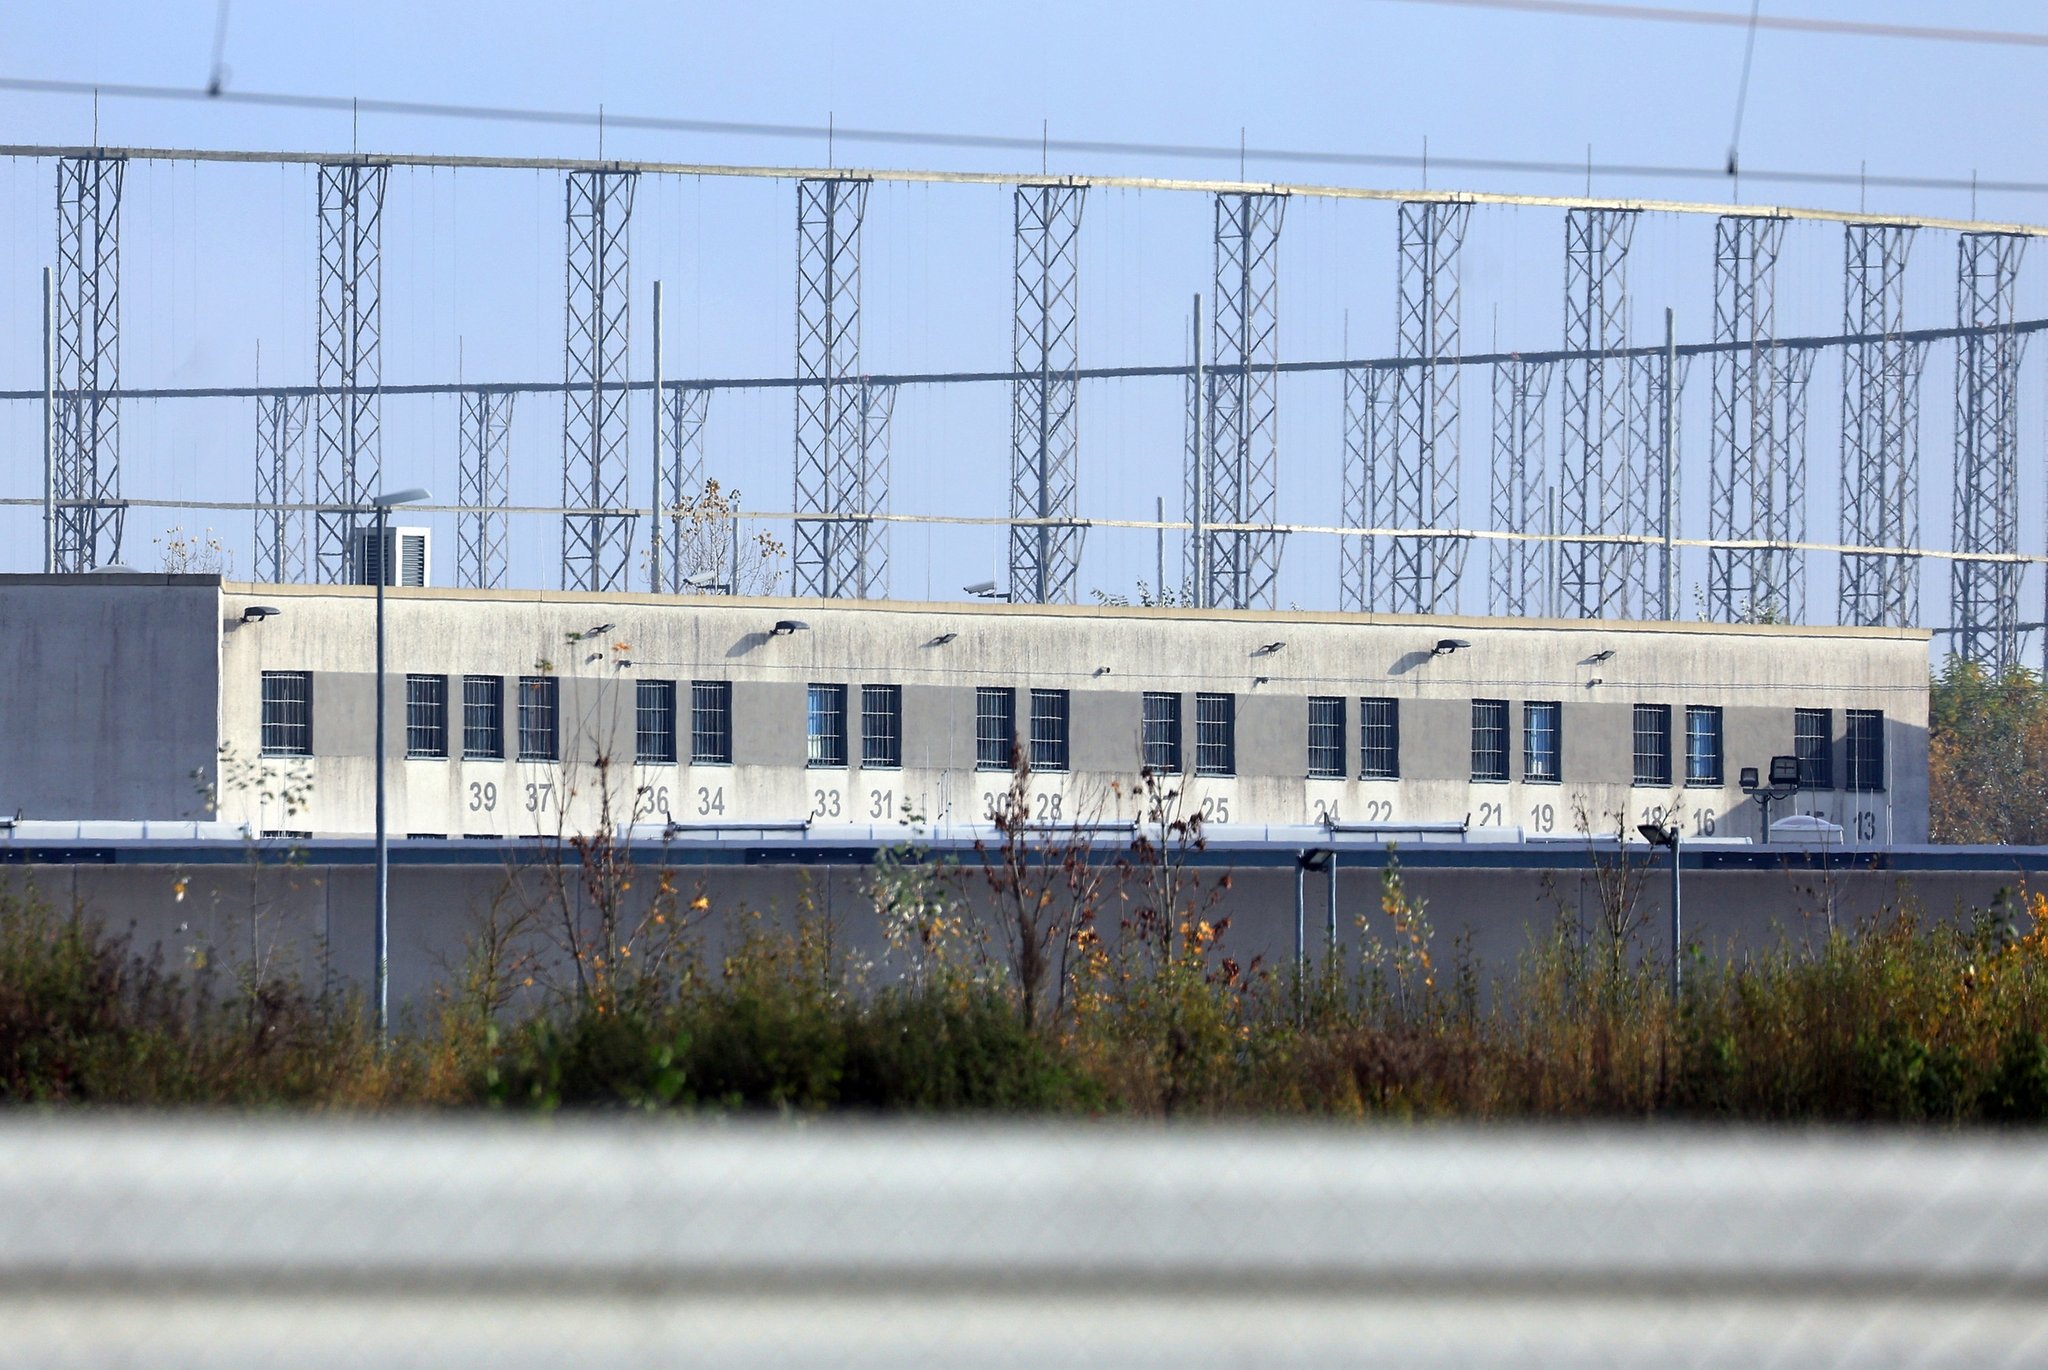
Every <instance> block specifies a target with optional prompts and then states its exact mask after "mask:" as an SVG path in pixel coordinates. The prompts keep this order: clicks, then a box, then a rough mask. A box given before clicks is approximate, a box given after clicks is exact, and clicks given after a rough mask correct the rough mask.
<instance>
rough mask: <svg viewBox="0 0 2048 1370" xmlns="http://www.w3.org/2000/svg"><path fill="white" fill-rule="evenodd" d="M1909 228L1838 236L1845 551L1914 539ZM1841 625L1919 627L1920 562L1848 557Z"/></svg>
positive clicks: (1852, 229)
mask: <svg viewBox="0 0 2048 1370" xmlns="http://www.w3.org/2000/svg"><path fill="white" fill-rule="evenodd" d="M1912 245H1913V230H1912V229H1911V228H1908V227H1905V226H1904V225H1897V224H1850V225H1849V226H1848V228H1847V229H1846V231H1845V232H1844V234H1843V239H1842V332H1843V333H1844V334H1847V335H1850V336H1855V335H1863V336H1866V337H1870V338H1871V339H1872V341H1869V342H1852V343H1849V344H1847V345H1846V346H1844V347H1843V349H1842V501H1841V502H1842V534H1841V540H1842V542H1843V543H1844V544H1846V545H1848V546H1851V547H1911V546H1913V545H1914V544H1915V543H1916V542H1917V541H1918V540H1919V537H1920V375H1921V369H1922V366H1923V364H1924V363H1925V361H1926V359H1927V345H1926V344H1925V343H1915V342H1908V341H1906V340H1905V339H1903V338H1900V337H1898V336H1896V335H1897V334H1899V333H1900V332H1902V331H1904V329H1905V327H1906V254H1907V252H1908V250H1909V249H1911V247H1912ZM1840 588H1841V620H1840V621H1841V622H1843V623H1845V624H1850V625H1858V626H1863V627H1890V628H1902V627H1905V626H1907V625H1909V624H1913V623H1917V622H1919V621H1920V563H1919V561H1918V560H1917V559H1916V558H1914V557H1909V556H1884V555H1878V554H1866V553H1850V554H1848V555H1845V556H1843V557H1842V560H1841V568H1840Z"/></svg>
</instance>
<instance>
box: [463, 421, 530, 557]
mask: <svg viewBox="0 0 2048 1370" xmlns="http://www.w3.org/2000/svg"><path fill="white" fill-rule="evenodd" d="M514 398H515V396H514V395H512V394H511V393H509V392H504V391H489V390H472V391H468V392H467V393H465V394H464V395H463V396H462V397H461V404H462V419H461V422H462V432H461V436H460V439H459V442H458V451H459V453H460V456H459V457H458V465H457V473H456V485H457V489H458V491H459V493H460V499H459V500H458V503H460V504H461V505H462V507H463V508H464V509H465V510H467V511H468V512H467V513H462V514H458V515H456V518H455V583H456V584H458V585H462V586H465V587H467V588H469V589H473V590H497V589H502V588H503V587H504V584H505V572H506V564H507V562H508V561H509V559H510V558H509V555H508V549H509V542H508V537H507V535H508V532H509V528H508V525H509V523H510V520H509V518H508V517H507V515H506V514H505V506H506V505H507V504H508V503H509V502H510V487H511V474H512V401H513V399H514Z"/></svg>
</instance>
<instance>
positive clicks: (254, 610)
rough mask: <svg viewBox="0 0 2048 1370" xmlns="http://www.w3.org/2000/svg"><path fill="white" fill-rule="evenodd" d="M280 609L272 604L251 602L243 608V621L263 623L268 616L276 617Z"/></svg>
mask: <svg viewBox="0 0 2048 1370" xmlns="http://www.w3.org/2000/svg"><path fill="white" fill-rule="evenodd" d="M279 612H280V610H279V609H278V608H277V607H276V606H275V605H271V604H251V605H249V606H248V607H247V608H245V609H243V610H242V622H244V623H261V622H262V621H263V620H264V619H266V618H276V617H277V616H278V613H279Z"/></svg>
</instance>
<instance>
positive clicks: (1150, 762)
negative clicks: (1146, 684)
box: [1138, 690, 1181, 775]
mask: <svg viewBox="0 0 2048 1370" xmlns="http://www.w3.org/2000/svg"><path fill="white" fill-rule="evenodd" d="M1138 707H1139V721H1138V760H1139V763H1140V764H1141V765H1143V766H1146V767H1148V768H1150V769H1151V770H1152V771H1154V772H1156V773H1158V774H1161V775H1179V774H1180V772H1181V745H1180V744H1181V698H1180V694H1179V692H1178V691H1173V690H1147V691H1145V697H1144V700H1143V701H1142V702H1141V703H1140V704H1139V706H1138ZM1155 709H1156V710H1157V712H1155Z"/></svg>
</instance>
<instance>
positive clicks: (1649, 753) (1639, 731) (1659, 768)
mask: <svg viewBox="0 0 2048 1370" xmlns="http://www.w3.org/2000/svg"><path fill="white" fill-rule="evenodd" d="M1630 717H1631V720H1632V742H1633V745H1632V746H1631V748H1630V753H1631V758H1632V765H1631V774H1632V776H1633V779H1631V780H1630V781H1629V784H1630V785H1631V786H1632V787H1634V788H1636V789H1670V788H1671V706H1670V705H1669V704H1637V705H1635V706H1634V708H1633V710H1632V711H1631V714H1630ZM1646 725H1647V726H1646ZM1646 744H1648V746H1649V747H1651V748H1654V750H1646ZM1645 763H1648V765H1647V768H1646V765H1645Z"/></svg>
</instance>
